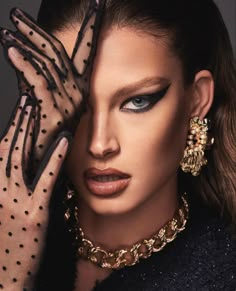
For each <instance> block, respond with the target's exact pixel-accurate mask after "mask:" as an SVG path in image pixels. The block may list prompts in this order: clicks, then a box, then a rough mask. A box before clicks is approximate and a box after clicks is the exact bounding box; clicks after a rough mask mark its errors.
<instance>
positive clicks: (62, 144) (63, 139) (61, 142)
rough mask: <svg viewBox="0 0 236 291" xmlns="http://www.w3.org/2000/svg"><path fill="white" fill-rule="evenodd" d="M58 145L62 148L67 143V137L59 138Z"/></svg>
mask: <svg viewBox="0 0 236 291" xmlns="http://www.w3.org/2000/svg"><path fill="white" fill-rule="evenodd" d="M60 145H61V146H62V147H63V148H64V147H65V146H67V145H68V140H67V138H65V137H63V138H62V139H61V140H60Z"/></svg>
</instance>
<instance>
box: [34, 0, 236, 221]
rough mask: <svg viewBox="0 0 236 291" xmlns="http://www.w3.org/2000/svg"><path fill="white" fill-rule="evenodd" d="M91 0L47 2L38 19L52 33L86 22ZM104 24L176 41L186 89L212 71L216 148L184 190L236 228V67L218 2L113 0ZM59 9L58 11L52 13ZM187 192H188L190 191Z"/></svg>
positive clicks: (184, 181) (185, 182)
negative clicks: (200, 76) (203, 74)
mask: <svg viewBox="0 0 236 291" xmlns="http://www.w3.org/2000/svg"><path fill="white" fill-rule="evenodd" d="M88 2H89V1H88V0H43V1H42V4H41V7H40V11H39V14H38V21H39V23H40V24H41V25H42V27H43V28H45V29H46V30H48V31H50V32H52V33H53V32H54V31H59V30H64V29H65V28H67V29H68V28H70V25H71V24H72V23H78V22H79V23H81V22H82V20H83V18H84V15H85V11H86V9H87V6H88ZM105 7H106V10H105V15H104V25H106V26H107V27H108V28H109V27H111V26H113V25H115V26H119V27H124V26H132V27H134V28H136V29H137V30H142V31H144V32H147V33H150V34H152V35H154V36H157V37H160V35H161V36H165V37H167V38H168V40H170V46H171V49H172V51H173V52H174V53H175V54H176V55H177V56H178V57H179V58H180V60H181V61H182V65H183V69H184V77H185V81H186V85H190V84H191V83H192V82H193V80H194V76H195V74H196V73H197V72H198V71H200V70H203V69H206V70H209V71H210V72H211V73H212V75H213V78H214V82H215V93H214V102H213V105H212V107H211V109H210V112H209V114H208V117H209V118H210V120H211V124H212V127H211V133H212V135H213V136H214V138H215V144H214V146H213V148H212V150H211V151H209V152H208V153H207V158H208V165H207V166H206V167H205V168H204V169H203V170H202V172H201V174H200V175H199V176H198V177H197V178H195V177H194V178H192V177H191V176H190V175H186V174H182V173H181V174H180V181H181V183H180V187H181V188H182V189H184V190H188V191H190V193H191V191H195V192H196V193H197V194H198V195H201V197H202V198H203V199H204V201H205V202H206V203H207V204H208V205H209V206H210V207H212V208H214V209H217V211H218V212H219V213H220V214H221V215H222V216H225V217H227V218H229V219H230V220H231V221H232V222H233V223H234V224H236V67H235V60H234V55H233V50H232V46H231V43H230V39H229V35H228V32H227V29H226V27H225V24H224V21H223V19H222V16H221V14H220V12H219V9H218V7H217V6H216V4H215V3H214V2H213V0H148V1H147V0H122V1H121V0H107V1H106V5H105ZM52 11H53V13H52ZM186 188H187V189H186Z"/></svg>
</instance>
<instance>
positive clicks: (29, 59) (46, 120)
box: [1, 0, 104, 160]
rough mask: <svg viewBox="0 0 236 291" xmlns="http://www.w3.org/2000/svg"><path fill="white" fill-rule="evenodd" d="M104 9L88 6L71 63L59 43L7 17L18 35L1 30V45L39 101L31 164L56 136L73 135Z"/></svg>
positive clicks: (20, 18)
mask: <svg viewBox="0 0 236 291" xmlns="http://www.w3.org/2000/svg"><path fill="white" fill-rule="evenodd" d="M103 6H104V1H100V2H98V1H95V0H92V1H90V4H89V8H88V11H87V13H86V16H85V19H84V21H83V23H82V26H81V29H80V32H79V33H78V38H77V41H76V44H75V47H74V51H73V54H72V58H71V59H70V58H69V57H68V55H67V53H66V51H65V49H64V47H63V45H62V44H61V42H60V41H59V40H57V39H56V38H55V37H54V36H52V35H50V34H48V33H46V32H45V31H44V30H43V29H42V28H40V27H39V26H38V25H37V23H36V22H35V21H34V20H33V19H32V18H31V17H30V16H28V15H26V13H24V12H23V11H21V10H19V9H13V10H12V12H11V19H12V21H13V23H14V24H15V26H16V28H17V31H16V32H12V31H10V30H7V29H2V30H1V43H2V44H3V45H4V48H5V52H6V56H7V57H9V56H10V63H11V65H13V67H14V68H15V69H16V72H17V76H18V79H19V82H20V84H24V89H25V88H26V91H28V92H29V93H30V95H31V96H34V98H36V99H37V101H38V107H39V110H38V115H37V117H36V124H35V140H36V143H35V147H34V148H35V152H34V153H35V158H36V160H41V158H42V157H43V155H44V154H45V151H46V150H47V148H48V146H49V145H50V143H51V141H52V140H53V139H54V136H55V135H56V134H58V132H60V131H61V130H63V129H66V130H70V131H71V132H72V134H73V132H74V129H75V127H76V125H77V124H78V121H79V117H80V116H81V112H82V111H83V108H84V105H85V103H86V100H87V98H88V96H89V83H90V76H91V71H92V64H93V60H94V57H95V53H96V43H97V40H98V32H99V28H100V26H101V19H102V11H103V9H102V8H103ZM82 101H83V102H82ZM37 121H38V122H37Z"/></svg>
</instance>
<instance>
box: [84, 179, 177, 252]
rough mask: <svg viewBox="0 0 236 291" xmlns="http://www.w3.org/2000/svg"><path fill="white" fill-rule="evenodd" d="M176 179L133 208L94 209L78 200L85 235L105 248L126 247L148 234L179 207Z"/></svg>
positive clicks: (162, 224)
mask: <svg viewBox="0 0 236 291" xmlns="http://www.w3.org/2000/svg"><path fill="white" fill-rule="evenodd" d="M178 197H179V195H178V193H177V183H173V184H172V185H166V186H164V187H163V189H162V190H161V191H160V192H159V193H154V194H153V195H152V196H151V197H150V199H149V200H147V201H146V202H145V203H143V204H142V205H140V206H139V207H137V208H135V209H134V210H132V211H130V212H127V213H122V214H120V215H109V216H108V215H101V214H97V213H95V212H94V211H93V210H92V209H91V208H89V206H88V205H87V204H86V203H85V202H84V201H80V202H79V222H80V226H81V227H82V229H83V231H84V233H85V236H86V237H88V238H89V239H90V240H91V241H92V242H93V243H94V244H95V245H97V246H101V247H103V248H105V249H107V250H115V249H118V248H124V247H129V246H131V245H133V244H134V243H136V242H138V241H140V240H142V239H144V238H149V237H151V236H152V235H153V234H155V233H156V232H157V231H158V230H159V229H160V228H161V227H162V226H164V225H165V224H166V223H167V222H168V221H169V220H170V219H171V218H172V217H173V216H174V213H175V211H176V209H177V208H178V207H179V198H178Z"/></svg>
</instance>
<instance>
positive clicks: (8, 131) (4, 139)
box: [0, 95, 29, 147]
mask: <svg viewBox="0 0 236 291" xmlns="http://www.w3.org/2000/svg"><path fill="white" fill-rule="evenodd" d="M27 98H29V97H28V96H26V95H23V96H21V98H19V99H18V100H17V102H16V105H15V108H14V109H13V112H12V114H11V117H10V119H9V121H8V124H7V126H6V128H5V130H4V131H3V133H2V135H1V138H0V147H3V143H4V144H5V145H6V146H7V145H9V144H10V143H11V141H12V138H13V135H14V132H15V126H16V124H17V123H18V119H19V116H20V112H21V110H22V107H23V106H24V104H25V102H26V99H27Z"/></svg>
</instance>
